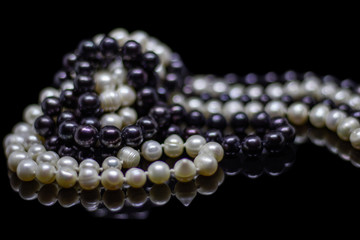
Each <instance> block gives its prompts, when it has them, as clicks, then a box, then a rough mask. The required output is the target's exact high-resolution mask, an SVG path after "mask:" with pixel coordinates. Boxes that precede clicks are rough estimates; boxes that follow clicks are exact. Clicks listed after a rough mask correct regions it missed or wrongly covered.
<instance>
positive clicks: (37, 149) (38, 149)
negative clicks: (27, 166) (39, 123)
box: [28, 144, 46, 160]
mask: <svg viewBox="0 0 360 240" xmlns="http://www.w3.org/2000/svg"><path fill="white" fill-rule="evenodd" d="M45 151H46V149H45V147H44V145H42V144H34V145H32V146H31V147H30V148H29V150H28V154H29V155H30V157H31V158H32V159H33V160H36V158H37V156H38V155H39V154H40V153H43V152H45Z"/></svg>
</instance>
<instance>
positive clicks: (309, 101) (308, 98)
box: [301, 96, 316, 108]
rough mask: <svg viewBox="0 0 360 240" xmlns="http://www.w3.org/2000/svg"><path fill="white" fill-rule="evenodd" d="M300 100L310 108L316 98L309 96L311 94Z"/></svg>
mask: <svg viewBox="0 0 360 240" xmlns="http://www.w3.org/2000/svg"><path fill="white" fill-rule="evenodd" d="M301 102H303V103H305V104H306V105H308V106H309V107H310V108H312V107H313V106H314V105H315V104H316V100H315V98H313V97H311V96H305V97H303V98H302V99H301Z"/></svg>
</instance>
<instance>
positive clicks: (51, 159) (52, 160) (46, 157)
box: [36, 151, 59, 166]
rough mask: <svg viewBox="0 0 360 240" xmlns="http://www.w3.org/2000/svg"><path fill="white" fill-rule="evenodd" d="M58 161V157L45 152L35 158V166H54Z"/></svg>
mask: <svg viewBox="0 0 360 240" xmlns="http://www.w3.org/2000/svg"><path fill="white" fill-rule="evenodd" d="M58 160H59V155H58V154H57V153H56V152H53V151H46V152H43V153H40V154H39V155H38V156H37V157H36V162H37V164H41V163H49V164H52V165H54V166H55V165H56V163H57V161H58Z"/></svg>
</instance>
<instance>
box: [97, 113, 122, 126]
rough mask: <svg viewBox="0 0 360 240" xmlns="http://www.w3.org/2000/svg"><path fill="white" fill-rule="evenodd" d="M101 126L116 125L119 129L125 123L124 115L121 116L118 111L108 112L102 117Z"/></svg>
mask: <svg viewBox="0 0 360 240" xmlns="http://www.w3.org/2000/svg"><path fill="white" fill-rule="evenodd" d="M100 123H101V127H105V126H115V127H117V128H119V129H121V127H122V125H123V120H122V117H120V116H119V115H118V114H116V113H107V114H104V115H103V116H102V117H101V119H100Z"/></svg>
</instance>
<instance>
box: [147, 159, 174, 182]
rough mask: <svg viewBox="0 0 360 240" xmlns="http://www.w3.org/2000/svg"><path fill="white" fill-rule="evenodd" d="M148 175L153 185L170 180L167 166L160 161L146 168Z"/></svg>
mask: <svg viewBox="0 0 360 240" xmlns="http://www.w3.org/2000/svg"><path fill="white" fill-rule="evenodd" d="M148 175H149V179H150V181H152V182H153V183H155V184H162V183H165V182H166V181H167V180H169V178H170V169H169V166H168V165H167V164H166V163H164V162H162V161H157V162H153V163H152V164H150V166H149V168H148Z"/></svg>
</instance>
